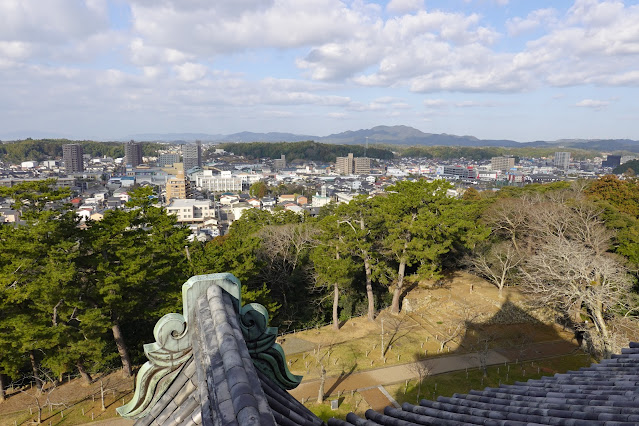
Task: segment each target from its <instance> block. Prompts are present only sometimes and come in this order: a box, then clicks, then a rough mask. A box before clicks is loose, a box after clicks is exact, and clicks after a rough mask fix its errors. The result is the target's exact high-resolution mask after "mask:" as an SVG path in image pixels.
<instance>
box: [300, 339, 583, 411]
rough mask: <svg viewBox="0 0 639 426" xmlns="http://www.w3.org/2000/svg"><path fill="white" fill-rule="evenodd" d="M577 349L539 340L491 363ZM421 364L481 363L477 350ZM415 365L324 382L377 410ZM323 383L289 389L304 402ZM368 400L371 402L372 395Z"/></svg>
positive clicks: (454, 366)
mask: <svg viewBox="0 0 639 426" xmlns="http://www.w3.org/2000/svg"><path fill="white" fill-rule="evenodd" d="M577 349H578V348H577V346H576V345H575V344H574V343H571V342H567V341H565V340H557V341H553V342H544V343H536V344H533V345H528V346H527V347H526V348H525V350H519V349H517V350H512V349H496V350H492V351H490V352H489V353H488V358H487V364H488V365H496V364H502V363H504V362H515V361H516V360H518V359H519V360H520V361H532V360H535V359H540V358H546V357H550V356H560V355H568V354H571V353H573V352H575V350H577ZM518 357H520V358H518ZM419 363H420V364H423V365H424V366H426V367H428V368H429V370H430V374H431V375H435V374H442V373H448V372H451V371H457V370H463V369H465V368H478V367H479V365H480V364H479V357H478V354H477V353H468V354H460V355H449V356H440V357H437V358H432V359H427V360H424V361H420V362H419ZM415 364H417V363H407V364H401V365H393V366H389V367H380V368H377V369H373V370H367V371H362V372H358V373H353V374H350V375H346V376H338V377H329V378H327V379H326V383H325V385H324V389H325V393H326V395H329V394H332V395H336V394H337V392H340V393H345V392H351V391H357V392H360V393H362V394H363V395H364V396H365V397H366V394H370V397H371V398H374V400H375V401H374V402H373V401H370V402H369V403H370V405H371V406H372V407H373V409H376V408H377V407H379V406H380V401H381V402H383V403H384V404H383V405H381V407H384V406H386V405H389V404H392V403H393V402H394V401H392V400H391V399H389V398H388V397H385V398H381V399H380V394H381V395H387V394H386V393H385V390H384V389H383V386H384V385H391V384H395V383H401V382H404V381H406V380H411V379H416V378H419V375H418V373H417V370H418V368H416V366H415ZM319 382H320V381H319V379H314V380H309V381H302V383H301V384H300V385H299V386H298V387H297V388H295V389H293V390H291V391H289V393H290V394H291V395H292V396H293V397H295V398H296V399H298V400H300V401H301V400H303V399H304V400H307V399H316V398H317V393H318V391H319ZM364 391H366V394H364V393H363V392H364ZM371 391H372V392H371ZM366 399H367V401H368V398H366ZM381 407H380V408H381Z"/></svg>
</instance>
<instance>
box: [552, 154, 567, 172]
mask: <svg viewBox="0 0 639 426" xmlns="http://www.w3.org/2000/svg"><path fill="white" fill-rule="evenodd" d="M569 164H570V153H569V152H555V162H554V165H555V167H557V168H558V169H562V170H568V165H569Z"/></svg>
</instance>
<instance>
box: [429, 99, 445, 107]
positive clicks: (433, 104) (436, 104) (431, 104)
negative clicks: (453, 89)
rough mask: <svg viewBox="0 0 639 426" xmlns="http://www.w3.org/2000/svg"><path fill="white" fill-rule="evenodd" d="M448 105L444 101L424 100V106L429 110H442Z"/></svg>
mask: <svg viewBox="0 0 639 426" xmlns="http://www.w3.org/2000/svg"><path fill="white" fill-rule="evenodd" d="M447 105H448V102H446V101H445V100H444V99H424V106H425V107H427V108H441V107H445V106H447Z"/></svg>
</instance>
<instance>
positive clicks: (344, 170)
mask: <svg viewBox="0 0 639 426" xmlns="http://www.w3.org/2000/svg"><path fill="white" fill-rule="evenodd" d="M335 171H336V172H337V173H339V174H340V175H352V174H357V175H365V174H368V173H370V172H371V159H370V158H368V157H353V153H349V154H348V157H337V159H336V160H335Z"/></svg>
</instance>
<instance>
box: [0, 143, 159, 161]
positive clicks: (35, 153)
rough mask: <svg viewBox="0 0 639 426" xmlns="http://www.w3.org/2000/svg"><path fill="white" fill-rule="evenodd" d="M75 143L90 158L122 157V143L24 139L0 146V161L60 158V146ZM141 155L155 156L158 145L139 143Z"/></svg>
mask: <svg viewBox="0 0 639 426" xmlns="http://www.w3.org/2000/svg"><path fill="white" fill-rule="evenodd" d="M70 143H75V144H79V145H82V149H83V151H84V153H85V154H89V155H91V157H111V158H119V157H124V143H123V142H95V141H90V140H84V141H72V140H68V139H25V140H20V141H15V142H4V143H2V144H0V159H2V160H3V161H6V162H9V163H21V162H22V161H43V160H53V159H56V158H58V159H59V158H62V145H65V144H70ZM141 143H142V155H149V156H155V155H157V151H158V149H159V148H160V146H161V145H160V144H157V143H153V142H141Z"/></svg>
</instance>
